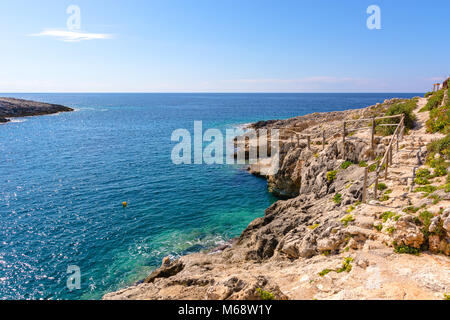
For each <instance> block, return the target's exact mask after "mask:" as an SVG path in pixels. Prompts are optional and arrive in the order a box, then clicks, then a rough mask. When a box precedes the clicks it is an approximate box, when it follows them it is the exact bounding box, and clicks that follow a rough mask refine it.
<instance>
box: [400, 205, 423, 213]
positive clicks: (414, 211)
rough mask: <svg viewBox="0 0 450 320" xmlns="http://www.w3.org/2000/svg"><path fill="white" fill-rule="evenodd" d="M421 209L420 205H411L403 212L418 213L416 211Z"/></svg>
mask: <svg viewBox="0 0 450 320" xmlns="http://www.w3.org/2000/svg"><path fill="white" fill-rule="evenodd" d="M420 209H421V208H419V207H414V206H410V207H407V208H405V209H403V212H406V213H416V212H417V211H419V210H420Z"/></svg>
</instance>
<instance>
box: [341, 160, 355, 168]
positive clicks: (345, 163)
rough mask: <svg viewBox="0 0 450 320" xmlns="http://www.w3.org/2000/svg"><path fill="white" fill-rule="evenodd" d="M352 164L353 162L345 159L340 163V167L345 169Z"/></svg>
mask: <svg viewBox="0 0 450 320" xmlns="http://www.w3.org/2000/svg"><path fill="white" fill-rule="evenodd" d="M352 164H353V162H351V161H345V162H344V163H342V164H341V168H342V169H344V170H345V169H347V168H348V167H350V166H351V165H352Z"/></svg>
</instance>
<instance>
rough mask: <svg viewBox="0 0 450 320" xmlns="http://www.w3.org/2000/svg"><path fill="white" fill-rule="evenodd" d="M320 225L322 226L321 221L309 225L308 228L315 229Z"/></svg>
mask: <svg viewBox="0 0 450 320" xmlns="http://www.w3.org/2000/svg"><path fill="white" fill-rule="evenodd" d="M319 226H320V223H316V224H313V225H312V226H309V227H308V228H309V229H311V230H314V229H316V228H318V227H319Z"/></svg>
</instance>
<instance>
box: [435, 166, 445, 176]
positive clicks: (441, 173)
mask: <svg viewBox="0 0 450 320" xmlns="http://www.w3.org/2000/svg"><path fill="white" fill-rule="evenodd" d="M446 175H447V168H446V167H444V166H442V165H439V166H437V167H436V169H434V176H435V177H443V176H446Z"/></svg>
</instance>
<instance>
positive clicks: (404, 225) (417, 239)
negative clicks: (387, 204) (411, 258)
mask: <svg viewBox="0 0 450 320" xmlns="http://www.w3.org/2000/svg"><path fill="white" fill-rule="evenodd" d="M392 238H393V240H394V241H395V242H396V243H397V244H398V245H405V246H409V247H413V248H420V246H421V245H422V244H423V242H424V240H425V238H424V236H423V233H422V230H421V229H420V227H419V226H417V225H416V224H415V222H414V218H413V217H412V216H402V217H401V218H400V219H399V220H398V221H397V222H396V223H395V231H394V232H393V234H392Z"/></svg>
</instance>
